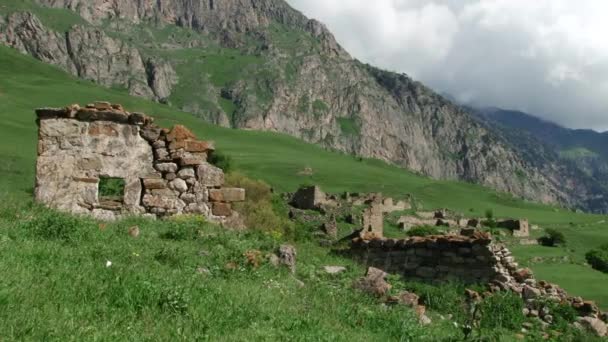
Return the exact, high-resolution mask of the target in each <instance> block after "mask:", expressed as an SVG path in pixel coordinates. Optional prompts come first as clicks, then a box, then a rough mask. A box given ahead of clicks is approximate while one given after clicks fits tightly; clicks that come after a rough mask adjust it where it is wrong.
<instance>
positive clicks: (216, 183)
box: [196, 162, 224, 187]
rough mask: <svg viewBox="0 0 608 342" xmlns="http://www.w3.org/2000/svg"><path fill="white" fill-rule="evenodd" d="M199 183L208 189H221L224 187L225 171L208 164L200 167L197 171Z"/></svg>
mask: <svg viewBox="0 0 608 342" xmlns="http://www.w3.org/2000/svg"><path fill="white" fill-rule="evenodd" d="M196 174H197V176H198V181H199V183H201V184H202V185H203V186H206V187H220V186H222V185H224V171H222V169H220V168H218V167H215V166H213V165H211V164H209V163H207V162H205V163H203V164H201V165H199V166H198V168H197V170H196Z"/></svg>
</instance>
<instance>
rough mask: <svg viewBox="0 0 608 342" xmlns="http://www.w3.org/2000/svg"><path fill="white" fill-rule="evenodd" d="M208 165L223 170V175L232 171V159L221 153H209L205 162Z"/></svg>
mask: <svg viewBox="0 0 608 342" xmlns="http://www.w3.org/2000/svg"><path fill="white" fill-rule="evenodd" d="M207 161H208V162H209V163H210V164H213V165H215V166H217V167H219V168H220V169H222V170H224V172H225V173H229V172H230V171H232V158H231V157H230V156H228V155H225V154H223V153H222V152H218V151H215V152H213V153H211V155H210V156H209V159H208V160H207Z"/></svg>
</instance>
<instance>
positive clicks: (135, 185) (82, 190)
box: [35, 102, 245, 221]
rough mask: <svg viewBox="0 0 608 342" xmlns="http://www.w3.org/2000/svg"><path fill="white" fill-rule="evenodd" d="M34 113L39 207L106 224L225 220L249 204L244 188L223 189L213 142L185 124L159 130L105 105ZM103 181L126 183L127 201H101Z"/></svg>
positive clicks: (139, 117)
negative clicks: (237, 205) (129, 218)
mask: <svg viewBox="0 0 608 342" xmlns="http://www.w3.org/2000/svg"><path fill="white" fill-rule="evenodd" d="M36 114H37V116H38V120H37V122H38V125H39V134H38V159H37V163H36V190H35V196H36V200H38V201H39V202H41V203H44V204H46V205H49V206H51V207H55V208H57V209H60V210H63V211H67V212H71V213H74V214H88V215H92V216H94V217H97V218H100V219H115V218H117V217H120V216H125V215H148V216H154V217H164V216H171V215H177V214H184V213H191V214H201V215H204V216H206V217H208V218H210V219H212V220H216V221H223V220H225V219H226V218H228V217H234V216H236V214H234V213H233V211H232V208H231V203H232V202H238V201H243V200H244V199H245V191H244V189H230V188H222V186H223V183H224V173H223V171H222V170H221V169H219V168H217V167H215V166H213V165H211V164H209V163H208V162H207V157H208V155H209V154H210V153H212V152H213V150H214V147H213V144H212V143H210V142H206V141H199V140H197V139H196V137H195V136H194V134H192V132H190V131H189V130H188V129H187V128H185V127H183V126H180V125H176V126H174V127H173V128H172V129H171V130H169V129H165V128H161V127H158V126H156V125H155V124H154V123H153V119H152V118H151V117H148V116H146V115H145V114H141V113H129V112H127V111H125V110H124V109H123V108H122V107H121V106H120V105H112V104H110V103H107V102H96V103H95V104H91V105H87V106H86V107H85V108H80V106H78V105H72V106H68V107H66V108H43V109H38V110H36ZM103 178H118V179H121V180H123V181H124V192H123V194H122V196H118V197H117V198H112V199H110V198H104V197H102V196H100V191H99V190H100V189H99V185H100V181H101V180H102V179H103Z"/></svg>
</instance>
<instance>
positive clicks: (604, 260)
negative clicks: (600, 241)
mask: <svg viewBox="0 0 608 342" xmlns="http://www.w3.org/2000/svg"><path fill="white" fill-rule="evenodd" d="M585 259H587V262H588V263H589V265H591V267H593V268H595V269H596V270H598V271H602V272H604V273H608V244H605V245H601V246H600V247H598V248H597V249H592V250H590V251H589V252H587V254H585Z"/></svg>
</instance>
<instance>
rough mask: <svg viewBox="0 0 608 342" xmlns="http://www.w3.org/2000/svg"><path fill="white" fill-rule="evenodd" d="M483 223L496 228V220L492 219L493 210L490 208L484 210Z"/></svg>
mask: <svg viewBox="0 0 608 342" xmlns="http://www.w3.org/2000/svg"><path fill="white" fill-rule="evenodd" d="M484 224H485V225H486V226H488V227H490V228H496V220H495V219H494V211H493V210H492V209H487V210H486V221H485V222H484Z"/></svg>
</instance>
